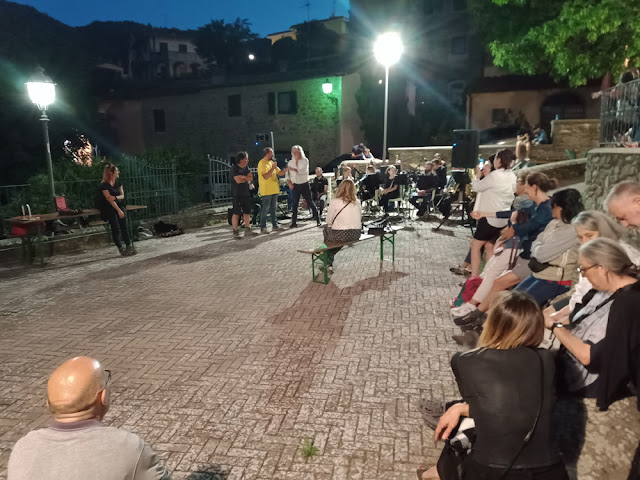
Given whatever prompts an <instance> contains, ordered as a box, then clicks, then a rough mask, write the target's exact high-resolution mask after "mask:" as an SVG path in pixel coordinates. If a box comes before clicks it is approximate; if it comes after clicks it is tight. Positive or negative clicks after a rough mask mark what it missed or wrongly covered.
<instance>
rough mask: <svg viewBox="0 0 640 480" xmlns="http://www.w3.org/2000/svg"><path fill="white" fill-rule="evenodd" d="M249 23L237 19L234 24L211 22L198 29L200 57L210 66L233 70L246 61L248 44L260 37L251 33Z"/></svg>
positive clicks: (196, 42) (197, 38)
mask: <svg viewBox="0 0 640 480" xmlns="http://www.w3.org/2000/svg"><path fill="white" fill-rule="evenodd" d="M250 25H251V24H250V23H249V21H248V20H247V19H246V18H244V19H240V18H236V20H235V21H234V22H233V23H225V22H224V20H211V22H210V23H208V24H207V25H205V26H203V27H200V28H198V30H196V34H195V44H196V49H197V51H198V55H200V56H201V57H202V58H204V59H205V60H206V61H207V63H208V64H209V65H217V66H219V67H226V68H230V69H232V70H233V67H234V66H235V65H237V64H238V63H241V62H242V61H244V60H245V58H246V56H247V43H248V42H249V41H250V40H255V39H256V38H258V35H257V34H255V33H252V32H251V28H250Z"/></svg>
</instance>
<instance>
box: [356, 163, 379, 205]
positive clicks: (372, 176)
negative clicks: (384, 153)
mask: <svg viewBox="0 0 640 480" xmlns="http://www.w3.org/2000/svg"><path fill="white" fill-rule="evenodd" d="M381 184H382V181H381V180H380V175H379V174H378V172H377V171H376V167H374V166H373V165H369V166H368V167H367V175H366V176H365V177H364V178H363V179H362V180H360V182H359V185H360V191H359V192H358V193H359V195H360V200H361V201H362V202H365V201H367V200H372V199H374V198H375V196H376V190H378V189H379V188H380V185H381Z"/></svg>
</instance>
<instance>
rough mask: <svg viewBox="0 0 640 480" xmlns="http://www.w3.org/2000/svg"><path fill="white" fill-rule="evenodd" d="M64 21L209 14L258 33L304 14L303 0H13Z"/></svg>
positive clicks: (319, 6)
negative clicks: (248, 25) (241, 20)
mask: <svg viewBox="0 0 640 480" xmlns="http://www.w3.org/2000/svg"><path fill="white" fill-rule="evenodd" d="M308 1H309V3H310V4H311V6H310V18H311V19H312V20H313V19H323V18H327V17H329V16H331V11H332V9H333V4H334V0H308ZM17 3H22V4H25V5H31V6H33V7H35V8H37V9H38V10H40V11H41V12H44V13H46V14H48V15H50V16H51V17H53V18H55V19H56V20H59V21H61V22H63V23H66V24H67V25H71V26H81V25H86V24H88V23H91V22H92V21H94V20H103V21H106V20H132V21H135V22H140V23H144V24H147V23H150V24H151V25H154V26H158V27H176V28H180V29H189V28H197V27H199V26H202V25H204V24H206V23H208V22H209V21H210V20H211V19H215V20H217V19H220V18H223V19H224V20H226V21H233V20H235V19H236V18H238V17H239V18H248V19H249V21H250V22H251V30H252V31H254V32H256V33H258V34H259V35H261V36H265V35H267V34H269V33H274V32H280V31H283V30H288V29H289V27H290V26H291V25H295V24H296V23H302V22H304V21H306V20H307V7H306V6H304V5H305V4H306V3H307V0H182V1H176V0H82V1H81V0H17ZM335 4H336V15H343V16H348V10H349V0H335Z"/></svg>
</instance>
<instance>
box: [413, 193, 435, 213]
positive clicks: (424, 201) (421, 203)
mask: <svg viewBox="0 0 640 480" xmlns="http://www.w3.org/2000/svg"><path fill="white" fill-rule="evenodd" d="M430 202H431V195H424V196H422V197H421V196H419V195H412V196H411V198H410V199H409V203H411V205H413V206H414V207H416V208H417V209H418V216H421V215H424V214H425V212H426V211H427V210H428V209H429V203H430Z"/></svg>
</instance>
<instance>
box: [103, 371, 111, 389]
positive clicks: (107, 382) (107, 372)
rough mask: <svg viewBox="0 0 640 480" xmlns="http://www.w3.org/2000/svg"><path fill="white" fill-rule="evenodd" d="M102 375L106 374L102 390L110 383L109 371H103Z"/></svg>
mask: <svg viewBox="0 0 640 480" xmlns="http://www.w3.org/2000/svg"><path fill="white" fill-rule="evenodd" d="M104 373H106V374H107V379H106V380H105V382H104V388H107V385H109V382H110V381H111V370H105V371H104Z"/></svg>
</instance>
